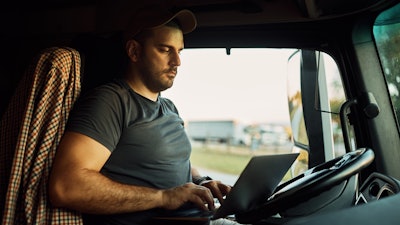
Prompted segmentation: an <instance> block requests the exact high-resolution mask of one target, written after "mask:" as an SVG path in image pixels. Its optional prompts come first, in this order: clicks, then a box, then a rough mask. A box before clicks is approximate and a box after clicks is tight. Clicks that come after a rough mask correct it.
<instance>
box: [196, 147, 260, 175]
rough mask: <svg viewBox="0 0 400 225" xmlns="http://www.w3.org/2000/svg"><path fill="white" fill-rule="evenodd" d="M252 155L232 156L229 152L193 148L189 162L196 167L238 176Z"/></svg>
mask: <svg viewBox="0 0 400 225" xmlns="http://www.w3.org/2000/svg"><path fill="white" fill-rule="evenodd" d="M251 156H252V155H250V154H234V153H232V152H230V151H229V150H215V149H202V148H193V151H192V157H191V161H192V164H193V165H195V166H196V167H202V168H207V169H210V170H214V171H219V172H223V173H227V174H240V172H242V170H243V169H244V167H245V166H246V165H247V163H248V162H249V160H250V158H251Z"/></svg>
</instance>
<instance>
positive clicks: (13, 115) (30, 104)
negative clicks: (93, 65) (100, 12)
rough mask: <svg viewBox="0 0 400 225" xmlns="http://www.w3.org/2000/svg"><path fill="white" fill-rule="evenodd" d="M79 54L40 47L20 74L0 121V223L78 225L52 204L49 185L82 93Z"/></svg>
mask: <svg viewBox="0 0 400 225" xmlns="http://www.w3.org/2000/svg"><path fill="white" fill-rule="evenodd" d="M80 71H81V57H80V54H79V52H78V51H76V50H75V49H72V48H69V47H52V48H48V49H45V50H44V51H42V52H41V53H40V54H39V55H38V57H37V58H35V60H34V61H33V62H32V64H31V65H30V67H29V68H28V70H27V71H26V72H25V74H24V76H23V77H22V79H21V81H20V83H19V84H18V87H17V89H16V92H15V93H14V95H13V96H12V98H11V100H10V103H9V105H8V108H7V109H6V111H5V112H4V114H3V117H2V119H1V122H0V210H1V212H2V218H1V221H2V224H3V225H6V224H7V225H10V224H18V225H22V224H68V225H75V224H76V225H81V224H83V222H82V217H81V215H80V213H78V212H75V211H69V210H66V209H61V208H54V207H52V206H51V204H50V202H49V200H48V194H47V192H48V191H47V184H48V177H49V173H50V169H51V165H52V162H53V159H54V156H55V153H56V149H57V146H58V144H59V142H60V139H61V137H62V135H63V133H64V129H65V125H66V122H67V119H68V116H69V113H70V110H71V109H72V107H73V105H74V103H75V101H76V99H77V98H78V96H79V94H80V91H81V77H80Z"/></svg>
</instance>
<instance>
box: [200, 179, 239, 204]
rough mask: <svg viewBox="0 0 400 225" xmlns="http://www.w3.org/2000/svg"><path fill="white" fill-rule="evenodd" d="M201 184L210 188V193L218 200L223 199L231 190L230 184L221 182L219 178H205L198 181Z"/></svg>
mask: <svg viewBox="0 0 400 225" xmlns="http://www.w3.org/2000/svg"><path fill="white" fill-rule="evenodd" d="M200 185H201V186H204V187H207V188H208V189H210V191H211V193H212V194H213V196H214V197H215V198H217V199H218V201H219V202H221V203H222V202H223V201H224V196H226V195H227V194H228V193H229V192H230V191H231V188H232V187H231V186H229V185H226V184H223V183H221V181H219V180H206V181H203V182H201V183H200Z"/></svg>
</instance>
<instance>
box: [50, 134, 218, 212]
mask: <svg viewBox="0 0 400 225" xmlns="http://www.w3.org/2000/svg"><path fill="white" fill-rule="evenodd" d="M110 154H111V153H110V151H109V150H108V149H107V148H106V147H104V146H103V145H102V144H100V143H99V142H97V141H95V140H94V139H92V138H90V137H88V136H85V135H82V134H79V133H75V132H66V133H65V134H64V137H63V138H62V141H61V143H60V145H59V147H58V150H57V154H56V158H55V161H54V164H53V168H52V172H51V175H50V181H49V196H50V201H51V202H52V204H53V205H54V206H57V207H66V208H70V209H74V210H78V211H81V212H84V213H96V214H113V213H125V212H134V211H142V210H147V209H152V208H165V209H176V208H178V207H179V206H181V205H182V204H184V203H185V202H188V201H190V202H193V203H195V204H196V205H198V207H199V208H202V209H204V210H206V209H207V208H206V206H205V203H207V204H208V206H209V208H211V209H212V208H213V207H214V204H213V199H212V194H211V192H210V190H208V189H207V188H204V187H201V186H198V185H194V184H192V183H188V184H185V185H182V186H179V187H176V188H172V189H167V190H157V189H152V188H147V187H141V186H132V185H126V184H122V183H118V182H115V181H112V180H111V179H109V178H107V177H106V176H104V175H102V174H101V173H100V169H101V168H102V167H103V165H104V163H105V162H106V161H107V159H108V157H109V156H110Z"/></svg>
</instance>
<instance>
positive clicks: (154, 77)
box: [138, 26, 184, 93]
mask: <svg viewBox="0 0 400 225" xmlns="http://www.w3.org/2000/svg"><path fill="white" fill-rule="evenodd" d="M141 45H142V46H141V47H142V48H141V53H140V56H139V62H138V66H139V71H140V75H141V76H142V80H143V82H144V84H145V85H146V87H147V88H148V89H149V90H150V91H152V92H154V93H158V92H161V91H163V90H166V89H168V88H170V87H171V86H172V85H173V83H174V79H175V76H176V75H177V69H178V66H180V64H181V61H180V56H179V54H180V52H181V50H182V49H183V45H184V44H183V34H182V31H181V30H180V29H178V28H174V27H167V26H163V27H161V28H157V29H154V30H153V35H152V36H150V38H149V39H146V40H145V41H144V42H143V43H141Z"/></svg>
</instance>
